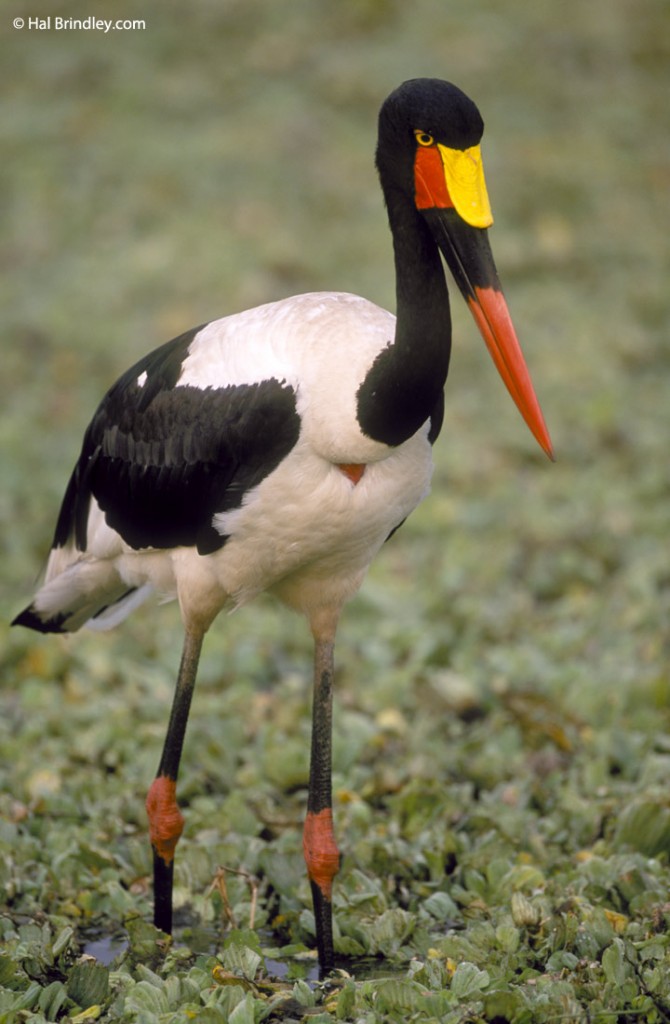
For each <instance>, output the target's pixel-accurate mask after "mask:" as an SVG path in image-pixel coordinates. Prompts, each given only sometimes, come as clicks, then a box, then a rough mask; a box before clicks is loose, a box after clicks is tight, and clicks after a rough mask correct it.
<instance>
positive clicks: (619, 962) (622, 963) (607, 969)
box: [602, 939, 633, 988]
mask: <svg viewBox="0 0 670 1024" xmlns="http://www.w3.org/2000/svg"><path fill="white" fill-rule="evenodd" d="M602 964H603V971H604V973H605V977H606V978H607V980H608V981H609V982H611V983H612V984H613V985H616V987H617V988H622V987H623V985H624V984H625V982H627V981H628V980H629V978H631V977H632V974H633V968H632V966H631V964H629V963H628V960H627V959H626V947H625V945H624V943H623V940H622V939H615V940H614V942H613V943H612V945H611V946H608V948H607V949H606V950H605V952H604V953H603V959H602Z"/></svg>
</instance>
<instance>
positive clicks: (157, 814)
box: [146, 629, 204, 934]
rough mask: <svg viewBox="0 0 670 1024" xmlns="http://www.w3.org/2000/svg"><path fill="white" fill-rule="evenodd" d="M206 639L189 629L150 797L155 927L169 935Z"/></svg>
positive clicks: (198, 632)
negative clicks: (184, 768)
mask: <svg viewBox="0 0 670 1024" xmlns="http://www.w3.org/2000/svg"><path fill="white" fill-rule="evenodd" d="M203 637H204V632H203V631H201V630H188V629H187V630H186V636H185V638H184V648H183V651H182V656H181V664H180V666H179V675H178V676H177V687H176V690H175V695H174V700H173V702H172V711H171V712H170V722H169V724H168V728H167V733H166V735H165V743H164V745H163V753H162V755H161V760H160V764H159V766H158V772H157V773H156V778H155V779H154V781H153V782H152V784H151V788H150V789H149V793H148V794H147V803H146V807H147V814H148V815H149V835H150V837H151V845H152V847H153V851H154V924H155V925H156V927H157V928H160V929H161V931H164V932H167V933H168V934H170V933H171V932H172V882H173V875H174V852H175V848H176V846H177V843H178V842H179V837H180V836H181V833H182V829H183V827H184V818H183V816H182V813H181V811H180V810H179V807H178V806H177V799H176V788H177V774H178V772H179V761H180V760H181V752H182V748H183V746H184V733H185V732H186V723H187V722H188V713H189V709H190V707H191V697H192V696H193V687H194V686H195V677H196V673H197V671H198V661H199V660H200V651H201V648H202V641H203Z"/></svg>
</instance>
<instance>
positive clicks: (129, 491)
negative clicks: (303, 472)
mask: <svg viewBox="0 0 670 1024" xmlns="http://www.w3.org/2000/svg"><path fill="white" fill-rule="evenodd" d="M201 329H202V328H201V327H197V328H195V329H194V330H192V331H189V332H187V333H186V334H182V335H181V336H180V337H178V338H175V339H174V340H173V341H169V342H168V343H167V344H165V345H162V346H161V347H160V348H158V349H156V350H155V351H154V352H152V353H150V354H149V355H148V356H146V357H145V358H144V359H142V360H140V362H138V363H136V364H135V366H133V367H131V369H130V370H128V371H127V373H125V374H124V375H123V376H122V377H121V378H120V379H119V380H118V381H117V382H116V384H114V386H113V387H112V388H110V390H109V391H108V392H107V394H106V395H105V397H104V399H103V400H102V402H101V404H100V406H99V408H98V410H97V412H96V414H95V416H94V417H93V420H92V422H91V424H90V426H89V428H88V430H87V431H86V434H85V436H84V442H83V446H82V451H81V455H80V457H79V461H78V462H77V465H76V466H75V468H74V472H73V474H72V477H71V478H70V482H69V484H68V487H67V490H66V492H65V497H64V499H63V504H62V507H61V511H60V516H59V518H58V523H57V526H56V532H55V536H54V547H61V546H63V545H64V544H66V543H67V542H68V541H69V540H70V538H72V537H74V541H75V544H76V547H77V548H79V549H80V550H82V551H84V550H85V549H86V543H87V522H88V513H89V507H90V500H91V497H94V498H95V500H96V501H97V503H98V504H99V506H100V508H101V509H102V510H103V512H104V513H105V519H106V521H107V523H108V524H109V526H111V527H112V528H113V529H114V530H116V531H117V532H118V533H119V534H120V535H121V537H122V538H123V539H124V541H126V543H127V544H129V545H130V546H131V547H133V548H145V547H154V548H169V547H175V546H180V545H186V546H195V547H197V549H198V551H199V552H200V554H209V553H211V552H212V551H216V550H217V549H218V548H220V547H221V546H222V545H223V544H224V543H225V540H226V537H225V536H222V535H221V534H220V533H219V532H218V531H217V530H215V529H214V527H213V525H212V518H213V516H214V515H215V513H217V512H224V511H227V510H230V509H233V508H237V507H239V506H240V505H241V503H242V499H243V497H244V494H245V493H246V492H247V491H248V490H249V489H250V488H251V487H254V486H256V485H257V484H259V483H260V482H261V480H263V478H264V477H265V476H267V475H268V473H270V472H272V470H273V469H275V468H276V467H277V465H278V464H279V463H280V462H281V460H282V459H283V458H284V457H285V456H286V455H287V454H288V452H290V450H291V449H292V448H293V446H294V444H295V443H296V441H297V439H298V435H299V433H300V418H299V416H298V414H297V412H296V405H295V392H294V390H293V388H292V387H290V386H289V385H287V384H286V383H285V382H282V381H279V380H276V379H269V380H265V381H263V382H261V383H258V384H244V385H233V386H230V387H224V388H207V389H204V390H203V389H201V388H196V387H190V386H178V385H177V381H178V379H179V375H180V372H181V367H182V364H183V362H184V359H185V358H186V356H187V354H188V349H189V346H190V344H191V342H192V341H193V338H194V337H195V335H196V334H197V333H198V331H200V330H201ZM144 374H146V377H145V378H144V381H143V385H142V386H141V387H140V386H139V384H138V378H139V377H141V376H142V375H144Z"/></svg>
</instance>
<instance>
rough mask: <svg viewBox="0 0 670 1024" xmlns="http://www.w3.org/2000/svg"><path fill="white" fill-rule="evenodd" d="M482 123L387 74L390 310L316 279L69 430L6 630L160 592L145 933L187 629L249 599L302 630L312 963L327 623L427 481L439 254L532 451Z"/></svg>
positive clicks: (125, 606) (441, 351)
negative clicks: (499, 266) (494, 246)
mask: <svg viewBox="0 0 670 1024" xmlns="http://www.w3.org/2000/svg"><path fill="white" fill-rule="evenodd" d="M482 131H483V122H482V118H481V116H480V114H479V111H478V109H477V107H476V106H475V104H474V103H473V102H472V100H470V99H469V98H468V97H467V96H466V95H464V93H463V92H461V91H460V90H459V89H458V88H456V86H454V85H452V84H450V83H448V82H443V81H440V80H437V79H414V80H411V81H408V82H405V83H404V84H403V85H401V86H400V87H399V88H398V89H396V90H395V91H394V92H393V93H391V95H390V96H389V97H388V98H387V99H386V101H385V102H384V104H383V105H382V107H381V111H380V114H379V134H378V144H377V153H376V163H377V169H378V172H379V180H380V184H381V188H382V191H383V194H384V199H385V201H386V207H387V210H388V218H389V223H390V228H391V233H392V237H393V248H394V255H395V273H396V293H397V313H396V317H395V318H394V317H393V316H392V315H391V313H387V312H386V311H385V310H383V309H380V308H379V307H378V306H376V305H374V304H373V303H371V302H368V301H367V300H366V299H363V298H360V297H358V296H356V295H349V294H344V293H338V292H322V293H315V294H307V295H297V296H294V297H293V298H289V299H284V300H283V301H279V302H273V303H270V304H268V305H263V306H259V307H258V308H256V309H251V310H248V311H246V312H243V313H238V314H235V315H233V316H228V317H225V318H223V319H221V320H215V321H213V322H211V323H207V324H204V325H202V326H200V327H196V328H194V329H193V330H191V331H187V332H186V333H185V334H182V335H181V336H180V337H178V338H175V339H174V340H172V341H169V342H168V343H167V344H165V345H163V346H162V347H160V348H157V349H156V350H155V351H153V352H151V353H150V354H149V355H147V356H145V357H144V358H143V359H140V361H139V362H138V363H136V364H135V365H134V366H133V367H132V368H131V369H130V370H128V371H127V373H125V374H124V375H123V376H122V377H120V379H119V380H118V381H117V382H116V384H114V385H113V386H112V387H111V388H110V390H109V391H108V392H107V394H106V395H105V397H104V398H103V400H102V402H101V404H100V406H99V408H98V410H97V412H96V413H95V415H94V417H93V420H92V421H91V424H90V426H89V427H88V429H87V431H86V434H85V436H84V441H83V447H82V451H81V455H80V457H79V461H78V462H77V464H76V466H75V468H74V472H73V473H72V476H71V478H70V482H69V484H68V486H67V490H66V492H65V497H64V500H63V504H62V507H61V510H60V515H59V517H58V522H57V524H56V530H55V535H54V540H53V547H52V549H51V553H50V555H49V559H48V562H47V566H46V572H45V578H44V582H43V583H42V585H41V586H40V588H39V590H38V591H37V593H36V594H35V597H34V599H33V601H32V603H31V605H30V606H29V607H28V608H27V609H25V611H23V612H22V613H21V614H20V615H19V616H17V618H16V619H15V620H14V622H15V624H20V625H22V626H28V627H29V628H31V629H36V630H40V631H41V632H45V633H49V632H52V633H59V632H73V631H75V630H78V629H79V628H80V627H81V626H84V625H86V626H89V627H91V628H93V629H107V628H110V627H112V626H115V625H116V624H117V623H119V622H120V621H121V620H122V619H124V618H125V617H126V615H128V614H129V612H131V611H132V610H133V609H134V608H136V607H137V606H138V605H139V604H140V603H141V602H142V601H144V600H145V598H147V597H148V596H149V595H150V594H157V595H159V596H160V597H161V598H166V597H168V598H170V597H176V598H177V599H178V601H179V605H180V609H181V615H182V618H183V623H184V629H185V640H184V647H183V653H182V658H181V665H180V668H179V674H178V678H177V684H176V691H175V697H174V703H173V706H172V712H171V716H170V721H169V725H168V729H167V734H166V738H165V745H164V748H163V753H162V756H161V759H160V764H159V767H158V773H157V776H156V778H155V780H154V782H153V784H152V785H151V788H150V790H149V794H148V797H147V811H148V817H149V829H150V837H151V843H152V846H153V854H154V901H155V902H154V907H155V914H154V920H155V923H156V925H157V926H158V927H159V928H161V929H162V930H163V931H165V932H170V931H171V928H172V882H173V868H174V854H175V848H176V845H177V842H178V840H179V837H180V835H181V832H182V828H183V822H184V819H183V817H182V814H181V812H180V810H179V807H178V805H177V800H176V783H177V773H178V769H179V762H180V758H181V753H182V746H183V741H184V732H185V729H186V722H187V718H188V714H189V708H190V704H191V697H192V694H193V688H194V683H195V678H196V670H197V666H198V660H199V655H200V651H201V646H202V642H203V638H204V636H205V633H206V632H207V630H208V629H209V627H210V626H211V624H212V622H213V621H214V619H215V618H216V616H217V615H218V613H219V612H220V611H221V610H222V609H223V608H235V607H238V606H240V605H243V604H246V602H248V601H250V600H251V599H252V598H253V597H255V596H256V595H257V594H260V593H261V592H262V591H268V592H270V593H272V594H275V595H276V596H277V597H278V598H279V599H280V600H281V601H283V602H284V603H285V604H287V605H288V606H289V607H290V608H293V609H295V610H296V611H298V612H302V613H303V614H304V615H305V616H306V617H307V621H308V623H309V626H310V629H311V632H312V635H313V638H314V648H315V657H314V696H313V722H312V746H311V763H310V773H309V790H308V797H307V814H306V820H305V824H304V833H303V846H304V854H305V860H306V864H307V871H308V874H309V878H310V881H311V888H312V895H313V903H314V916H315V924H316V940H317V946H318V955H319V962H320V966H321V969H322V971H327V970H328V969H330V968H331V967H332V965H333V962H334V949H333V933H332V915H331V892H332V883H333V879H334V877H335V875H336V873H337V871H338V868H339V863H340V854H339V851H338V847H337V845H336V842H335V837H334V833H333V822H332V810H331V720H332V685H333V648H334V641H335V631H336V627H337V623H338V618H339V616H340V611H341V609H342V606H343V604H344V602H345V601H346V600H347V599H348V598H350V597H351V596H352V595H353V594H355V593H356V591H357V590H358V588H359V586H360V585H361V582H362V580H363V577H364V575H365V572H366V570H367V568H368V566H369V564H370V562H371V560H372V558H373V556H374V555H375V554H376V553H377V551H378V550H379V549H380V548H381V546H382V545H383V544H384V542H385V541H386V540H387V539H388V537H389V536H390V534H392V533H393V532H394V531H395V530H396V529H397V528H398V526H400V524H401V523H402V522H403V520H404V519H405V518H406V517H407V516H408V515H409V513H410V512H411V511H412V510H413V509H414V508H416V506H417V505H418V504H419V502H420V501H421V500H422V499H423V498H424V497H425V495H426V494H427V492H428V488H429V482H430V477H431V470H432V461H431V446H432V444H433V442H434V441H435V439H436V437H437V435H438V433H439V431H440V427H441V425H442V415H443V388H444V384H445V380H446V376H447V368H448V365H449V353H450V346H451V323H450V315H449V299H448V295H447V287H446V283H445V277H444V268H443V265H442V261H441V259H440V253H441V254H442V256H443V257H444V259H445V260H446V263H447V265H448V266H449V268H450V270H451V273H452V275H453V277H454V279H455V281H456V283H457V285H458V287H459V289H460V291H461V292H462V294H463V296H464V298H465V300H466V302H467V304H468V306H469V307H470V310H471V312H472V314H473V315H474V318H475V321H476V323H477V326H478V327H479V330H480V332H481V334H482V335H483V338H484V341H485V342H486V345H487V346H488V349H489V351H490V353H491V356H492V357H493V360H494V362H495V365H496V366H497V368H498V371H499V373H500V375H501V377H502V379H503V381H504V382H505V384H506V386H507V388H508V390H509V392H510V394H511V396H512V398H513V399H514V401H515V402H516V404H517V406H518V408H519V410H520V411H521V414H522V415H523V417H524V419H525V420H526V423H527V424H528V426H529V427H530V429H531V431H532V433H533V434H534V436H535V438H536V439H537V441H538V442H539V444H540V445H541V446H542V448H543V449H544V451H545V452H546V453H547V454H548V455H549V456H550V457H551V456H552V449H551V441H550V439H549V435H548V432H547V428H546V426H545V423H544V419H543V416H542V412H541V410H540V407H539V404H538V401H537V398H536V396H535V393H534V391H533V386H532V383H531V380H530V377H529V374H528V370H527V368H526V364H525V362H524V358H523V355H522V353H521V350H520V348H519V344H518V341H517V338H516V335H515V331H514V327H513V325H512V321H511V319H510V317H509V314H508V311H507V306H506V303H505V299H504V297H503V293H502V291H501V287H500V283H499V279H498V276H497V272H496V268H495V265H494V262H493V257H492V254H491V250H490V247H489V242H488V235H487V230H486V229H487V228H488V227H489V225H490V224H491V223H492V217H491V211H490V207H489V200H488V196H487V192H486V186H485V182H484V175H483V170H482V161H481V152H480V140H481V136H482Z"/></svg>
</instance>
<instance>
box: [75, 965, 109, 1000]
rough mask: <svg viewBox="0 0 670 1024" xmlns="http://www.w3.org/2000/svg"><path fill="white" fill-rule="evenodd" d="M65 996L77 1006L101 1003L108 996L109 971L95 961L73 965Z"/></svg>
mask: <svg viewBox="0 0 670 1024" xmlns="http://www.w3.org/2000/svg"><path fill="white" fill-rule="evenodd" d="M67 994H68V996H69V997H70V999H71V1000H72V1002H73V1003H76V1004H77V1006H82V1007H86V1006H93V1004H94V1003H103V1002H104V1001H105V999H106V998H107V996H108V995H109V970H108V969H107V968H106V967H105V966H104V964H99V963H98V962H97V961H95V960H86V961H84V962H83V963H78V964H75V965H74V967H73V968H72V971H71V972H70V977H69V978H68V982H67Z"/></svg>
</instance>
